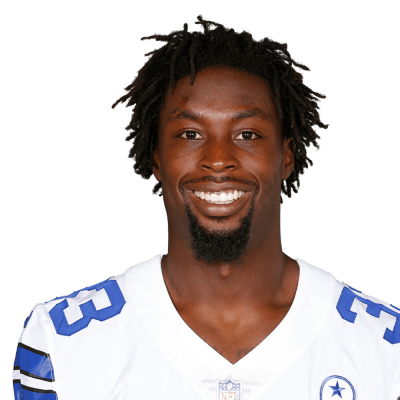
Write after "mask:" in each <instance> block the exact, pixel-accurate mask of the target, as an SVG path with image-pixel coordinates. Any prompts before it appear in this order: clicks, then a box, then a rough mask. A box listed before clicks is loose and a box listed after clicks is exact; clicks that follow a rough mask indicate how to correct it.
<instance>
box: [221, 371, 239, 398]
mask: <svg viewBox="0 0 400 400" xmlns="http://www.w3.org/2000/svg"><path fill="white" fill-rule="evenodd" d="M242 399H243V398H242V381H234V380H233V379H231V376H230V375H229V376H228V378H227V379H225V380H224V381H218V388H217V400H242Z"/></svg>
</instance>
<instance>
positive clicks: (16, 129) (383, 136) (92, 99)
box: [0, 0, 400, 399]
mask: <svg viewBox="0 0 400 400" xmlns="http://www.w3.org/2000/svg"><path fill="white" fill-rule="evenodd" d="M377 4H378V3H376V2H368V1H334V2H333V1H331V2H323V1H292V2H288V1H279V2H269V1H249V0H248V1H246V2H245V3H244V4H242V3H235V2H227V1H220V2H218V1H203V2H199V3H197V2H196V3H195V2H188V1H172V2H159V3H154V2H152V1H148V2H140V3H139V2H134V1H129V2H128V1H99V0H97V1H84V0H80V1H68V2H60V1H40V0H36V1H13V2H11V1H9V2H7V4H6V3H5V2H4V3H3V5H2V6H1V10H0V15H1V17H0V35H1V38H2V41H1V44H0V46H1V47H0V48H1V64H0V68H1V73H0V82H1V90H0V96H1V118H0V132H1V147H0V179H1V182H0V183H1V197H0V202H1V207H0V213H1V215H0V217H1V220H0V229H1V232H0V240H1V241H0V243H1V251H0V258H1V259H0V265H1V299H0V300H1V301H0V304H1V341H0V343H1V351H0V353H1V357H0V360H1V361H0V380H1V393H2V398H4V399H6V398H7V399H11V398H13V397H12V396H13V395H12V384H11V376H12V365H13V361H14V355H15V349H16V345H17V342H18V337H19V335H20V333H21V330H22V325H23V321H24V319H25V318H26V317H27V316H28V314H29V313H30V310H31V309H32V307H33V306H34V305H35V304H37V303H40V302H44V301H47V300H50V299H52V298H54V297H56V296H61V295H67V294H69V293H71V292H73V291H74V290H77V289H81V288H84V287H86V286H88V285H92V284H94V283H97V282H100V281H102V280H104V279H106V278H108V277H109V276H112V275H118V274H120V273H123V272H124V271H125V270H126V269H127V268H129V267H130V266H133V265H135V264H136V263H138V262H141V261H144V260H146V259H149V258H151V257H152V256H154V255H156V254H159V253H165V252H166V250H167V224H166V215H165V211H164V206H163V201H162V198H160V197H158V196H154V195H152V193H151V190H152V187H153V186H154V184H155V179H154V178H151V179H150V180H149V181H145V180H143V179H141V178H140V177H139V176H138V175H135V174H134V172H133V168H132V165H133V163H132V160H131V159H129V158H128V157H127V155H128V151H129V148H130V146H131V144H130V143H128V142H126V141H125V140H124V139H125V137H126V131H125V129H124V128H125V126H126V125H127V123H128V121H129V119H130V115H131V111H130V109H126V108H125V107H124V106H121V105H120V106H118V107H117V108H116V109H115V110H112V109H111V104H112V103H113V102H114V101H115V100H116V99H117V98H119V97H120V96H121V95H122V94H124V93H125V92H124V90H123V89H124V87H126V86H127V85H128V84H129V83H131V81H132V80H133V79H134V78H135V76H136V73H137V71H138V69H139V68H140V67H141V66H142V65H143V63H144V62H145V61H146V60H147V57H145V56H144V54H145V53H146V52H149V51H151V50H153V49H154V48H156V47H159V46H160V45H161V44H160V43H159V42H155V41H140V38H141V37H142V36H148V35H152V34H154V33H169V32H171V31H172V30H180V29H181V28H182V26H183V24H184V23H185V22H187V23H189V29H190V30H194V29H196V30H197V29H199V27H198V25H195V24H194V22H195V20H196V17H197V15H199V14H203V17H204V19H208V20H214V21H216V22H219V23H222V24H224V25H225V26H226V27H232V28H234V29H235V30H239V31H241V30H244V29H245V30H247V31H249V32H251V33H252V34H253V36H254V37H255V38H256V39H257V40H260V39H262V38H263V37H265V36H267V37H269V38H271V39H273V40H275V41H279V42H283V43H288V46H289V47H288V48H289V51H290V53H291V55H292V57H293V58H294V59H295V60H296V61H298V62H301V63H303V64H305V65H307V66H308V67H309V68H310V69H311V72H305V73H304V80H305V83H306V84H307V85H308V86H310V87H311V88H312V89H313V90H316V91H318V92H320V93H323V94H325V95H326V96H327V99H326V100H323V101H321V102H320V107H321V119H322V121H323V122H325V123H329V124H330V127H329V129H328V130H318V133H319V134H320V136H321V140H320V145H321V147H320V150H319V151H315V150H310V153H309V154H310V157H311V158H312V159H313V160H314V166H313V167H312V168H310V169H308V170H307V171H306V173H305V175H303V176H302V177H301V187H300V191H299V193H298V194H295V195H294V196H293V197H292V198H291V199H287V198H285V199H284V204H283V206H282V243H283V249H284V251H285V252H286V253H287V254H289V255H290V256H292V257H298V258H302V259H304V260H306V261H308V262H309V263H311V264H313V265H317V266H319V267H321V268H323V269H326V270H328V271H330V272H332V273H333V274H334V276H336V277H337V278H338V279H339V280H341V281H345V282H346V283H348V284H350V285H352V286H353V287H355V288H357V289H359V290H362V291H363V292H365V293H368V294H371V295H373V296H375V297H378V298H382V299H384V300H385V301H387V302H389V303H392V304H394V305H397V306H398V307H399V306H400V293H399V277H400V272H399V268H400V262H399V260H398V254H397V253H398V240H399V233H398V226H399V223H400V213H399V210H398V204H399V191H398V188H397V187H398V181H397V180H398V177H399V174H398V148H399V145H400V135H399V133H400V132H399V118H398V115H399V112H398V108H399V105H400V104H399V97H398V93H399V92H400V85H399V79H398V65H399V61H400V60H399V52H398V48H399V43H398V38H399V29H398V21H397V17H396V12H395V9H396V2H395V1H383V2H380V3H379V6H378V5H377ZM3 396H4V397H3Z"/></svg>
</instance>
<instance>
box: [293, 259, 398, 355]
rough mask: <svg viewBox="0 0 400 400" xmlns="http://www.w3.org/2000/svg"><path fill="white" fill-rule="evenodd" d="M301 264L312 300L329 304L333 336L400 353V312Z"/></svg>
mask: <svg viewBox="0 0 400 400" xmlns="http://www.w3.org/2000/svg"><path fill="white" fill-rule="evenodd" d="M298 262H299V264H300V265H301V273H304V275H305V276H306V281H307V294H308V297H309V300H310V301H311V299H313V300H312V301H313V302H317V301H321V300H326V302H324V303H325V304H327V308H326V312H327V314H326V323H325V327H326V328H327V329H329V330H330V331H331V332H332V335H333V336H335V337H336V338H337V339H338V340H343V339H344V338H343V335H344V336H346V340H347V341H348V342H350V341H351V340H352V338H353V337H354V341H355V342H357V343H358V344H359V345H363V344H365V345H366V344H367V342H368V341H370V342H371V343H375V342H376V343H378V345H380V346H383V347H384V348H385V347H386V348H387V349H388V351H391V350H393V349H396V350H397V351H399V352H400V308H398V307H396V306H394V305H393V304H389V303H387V302H385V301H383V300H380V299H377V298H376V297H373V296H371V295H368V294H365V293H363V292H362V291H360V290H358V289H355V288H354V287H352V286H350V285H347V284H346V283H344V282H340V281H338V280H337V279H336V278H335V277H334V276H333V275H332V274H331V273H329V272H327V271H324V270H323V269H320V268H317V267H314V266H312V265H309V264H307V263H306V262H304V261H302V260H298ZM397 351H396V352H397Z"/></svg>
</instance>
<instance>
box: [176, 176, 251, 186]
mask: <svg viewBox="0 0 400 400" xmlns="http://www.w3.org/2000/svg"><path fill="white" fill-rule="evenodd" d="M198 182H215V183H222V182H239V183H244V184H246V185H252V186H255V187H257V184H256V183H254V182H253V181H249V180H248V179H238V178H234V177H232V176H221V177H219V178H218V179H217V178H216V177H215V176H203V177H201V178H197V179H188V180H187V181H182V182H181V183H180V184H179V186H180V187H183V186H184V185H186V184H188V183H198Z"/></svg>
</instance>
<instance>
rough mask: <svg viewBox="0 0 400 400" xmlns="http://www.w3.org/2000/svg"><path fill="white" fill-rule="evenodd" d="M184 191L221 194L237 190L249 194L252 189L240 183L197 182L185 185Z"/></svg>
mask: <svg viewBox="0 0 400 400" xmlns="http://www.w3.org/2000/svg"><path fill="white" fill-rule="evenodd" d="M185 189H187V190H191V191H193V192H195V191H198V192H222V191H225V190H237V191H243V192H250V191H251V190H253V189H254V187H253V186H251V185H248V184H245V183H240V182H221V183H217V182H198V183H188V184H186V185H185Z"/></svg>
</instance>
